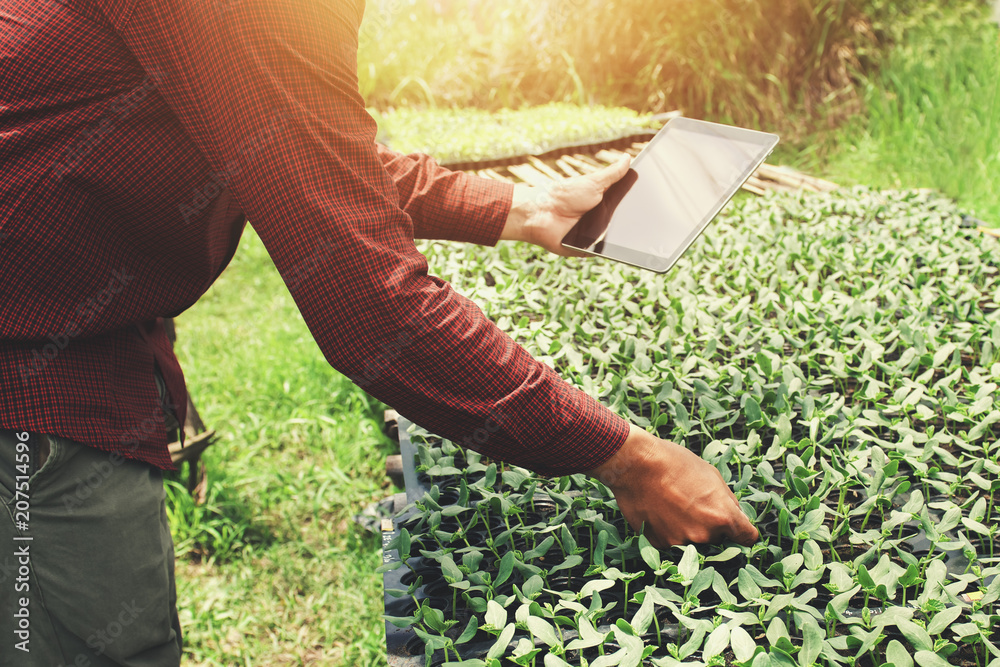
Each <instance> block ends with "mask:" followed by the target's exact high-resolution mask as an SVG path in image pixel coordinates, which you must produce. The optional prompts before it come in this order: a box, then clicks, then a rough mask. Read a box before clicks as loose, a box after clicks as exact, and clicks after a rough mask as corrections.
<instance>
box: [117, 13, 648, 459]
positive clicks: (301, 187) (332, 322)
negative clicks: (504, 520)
mask: <svg viewBox="0 0 1000 667" xmlns="http://www.w3.org/2000/svg"><path fill="white" fill-rule="evenodd" d="M99 1H101V0H99ZM104 1H106V2H108V3H109V9H108V15H109V16H111V17H113V21H114V22H115V25H116V29H117V31H118V33H119V35H120V36H121V37H122V39H123V40H124V42H125V44H126V45H127V47H128V48H129V50H130V51H131V52H132V53H133V54H134V55H135V56H136V58H137V59H138V60H139V62H140V64H141V65H142V67H143V68H144V69H145V70H146V71H147V72H156V73H157V76H158V81H159V82H160V85H159V87H158V89H157V91H156V93H157V94H160V95H162V96H163V98H164V100H165V102H166V103H167V104H168V106H169V107H170V108H171V109H172V110H173V111H174V113H175V115H176V117H177V120H178V121H179V122H180V124H181V126H182V127H183V128H184V129H185V130H186V131H187V132H188V133H189V134H190V136H191V137H192V139H193V140H194V142H195V143H196V145H197V146H198V147H199V149H200V150H201V152H202V153H203V154H204V156H205V159H206V161H207V162H208V163H209V165H210V167H211V168H212V169H213V170H215V171H218V172H222V173H226V174H229V175H231V178H229V183H228V185H229V189H230V191H231V193H232V195H233V197H234V198H235V199H236V201H237V202H238V203H239V205H240V207H241V208H242V209H243V211H245V212H246V214H247V216H248V218H249V219H250V220H251V222H252V224H253V225H254V228H255V229H256V230H257V232H258V234H259V235H260V237H261V239H262V241H263V242H264V244H265V246H266V247H267V250H268V252H269V253H270V255H271V257H272V259H273V260H274V263H275V266H276V267H277V268H278V270H279V272H280V273H281V274H282V276H283V278H284V280H285V282H286V284H287V286H288V288H289V291H290V292H291V294H292V296H293V297H294V298H295V301H296V304H297V306H298V307H299V310H300V311H301V312H302V315H303V318H304V319H305V321H306V323H307V325H308V326H309V328H310V331H311V333H312V335H313V336H314V338H315V339H316V341H317V343H318V344H319V346H320V349H321V350H322V351H323V354H324V355H325V357H326V358H327V360H328V361H329V362H330V363H331V365H333V366H334V367H335V368H337V369H338V370H340V371H341V372H343V373H344V374H345V375H347V376H349V377H351V378H352V379H353V380H354V381H355V382H356V383H357V384H359V385H360V386H362V387H363V388H364V389H365V390H366V391H368V392H369V393H370V394H372V395H373V396H376V397H377V398H379V399H381V400H383V401H384V402H386V403H388V404H390V405H392V406H393V407H395V408H396V409H397V410H399V411H400V413H401V414H404V415H408V416H410V417H411V418H413V419H415V420H416V421H418V422H419V423H421V424H422V425H424V426H426V427H427V428H429V429H431V430H434V431H435V432H437V433H439V434H441V435H442V436H444V437H447V438H450V439H452V440H455V441H457V442H460V443H465V444H471V445H473V446H474V447H476V448H478V449H480V450H482V451H485V452H487V453H489V454H491V455H492V456H495V457H497V458H501V459H505V460H509V461H511V462H514V463H518V464H520V465H524V466H526V467H529V468H533V469H535V470H538V471H540V472H547V473H563V472H571V471H580V470H585V469H589V468H593V467H595V466H596V465H599V464H600V463H601V462H603V461H604V460H606V459H607V458H608V457H609V456H611V455H612V454H613V453H614V452H615V451H617V450H618V448H619V447H620V446H621V445H622V443H623V442H624V440H625V438H626V437H627V434H628V430H629V428H628V423H627V422H625V421H624V420H622V419H621V418H619V417H617V416H616V415H614V414H613V413H611V412H610V411H608V410H607V409H606V408H605V407H603V406H601V405H600V404H599V403H598V402H597V401H595V400H593V399H591V398H590V397H588V396H586V395H585V394H583V393H582V392H579V391H578V390H576V389H570V388H568V385H566V383H565V382H563V381H562V380H561V379H560V378H559V377H558V375H556V373H555V372H553V371H552V370H551V369H550V368H548V367H547V366H545V365H544V364H542V363H539V362H537V361H536V360H534V359H532V358H531V356H530V355H529V354H528V353H527V352H525V351H524V350H523V349H522V348H521V347H520V346H518V345H517V344H515V343H514V342H513V341H512V340H511V339H510V337H508V336H507V335H506V334H504V333H503V332H501V331H499V330H498V329H497V328H496V326H495V325H493V323H491V322H490V321H489V320H488V319H487V318H486V317H485V316H484V315H483V314H482V312H481V311H480V310H479V309H478V308H477V307H476V306H475V304H473V303H472V302H471V301H470V300H468V299H466V298H464V297H463V296H461V295H459V294H457V293H456V292H455V291H454V290H453V289H452V288H451V286H450V285H448V284H447V283H445V282H444V281H441V280H439V279H437V278H434V277H432V276H429V275H428V274H427V263H426V260H425V258H424V257H423V256H422V255H421V254H420V253H419V252H417V250H416V247H415V246H414V243H413V236H414V229H413V222H412V219H411V218H410V216H408V215H407V214H406V213H405V212H404V211H403V210H401V208H400V206H399V203H400V196H399V191H398V190H397V188H396V186H395V184H394V182H393V180H392V179H391V178H390V176H389V174H388V173H387V172H386V170H385V167H384V166H383V163H382V160H381V159H380V158H379V154H378V150H377V148H376V143H375V131H376V126H375V123H374V121H373V120H372V118H371V117H370V116H369V115H368V113H367V112H366V111H365V108H364V104H363V100H362V99H361V96H360V94H359V93H358V83H357V65H356V55H357V29H358V25H359V21H360V10H359V9H360V8H359V7H355V6H354V5H353V4H352V3H344V2H335V3H316V2H305V1H303V2H280V3H279V2H267V1H262V0H232V1H229V2H223V1H221V0H219V1H212V0H205V1H203V2H183V1H182V0H135V4H134V5H133V6H132V8H131V9H130V10H127V11H124V12H121V13H116V12H115V11H114V10H115V8H116V7H118V6H117V5H115V6H113V7H112V6H110V3H112V0H104ZM450 206H451V207H454V208H460V206H459V205H456V204H454V203H452V204H451V205H450ZM484 206H485V207H486V208H487V209H490V210H489V211H486V212H485V213H484V216H481V217H492V218H493V219H495V220H496V221H504V222H505V221H506V217H507V216H508V214H509V212H510V208H509V206H510V204H509V202H496V201H493V202H491V203H486V204H484ZM501 231H502V230H501Z"/></svg>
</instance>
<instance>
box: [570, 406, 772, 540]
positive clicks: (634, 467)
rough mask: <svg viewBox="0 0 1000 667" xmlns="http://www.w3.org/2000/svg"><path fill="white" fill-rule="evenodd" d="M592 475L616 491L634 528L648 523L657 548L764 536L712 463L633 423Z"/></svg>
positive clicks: (619, 505)
mask: <svg viewBox="0 0 1000 667" xmlns="http://www.w3.org/2000/svg"><path fill="white" fill-rule="evenodd" d="M589 474H590V475H592V476H593V477H596V478H597V479H599V480H601V481H602V482H604V484H605V485H607V486H608V487H609V488H610V489H611V490H612V491H613V492H614V494H615V499H616V500H617V501H618V507H619V509H621V511H622V514H624V515H625V518H626V520H628V522H629V524H630V525H631V526H632V528H634V529H638V528H639V527H640V526H642V525H645V532H646V537H648V538H649V541H650V542H651V543H652V544H653V546H656V547H658V548H664V547H667V546H672V545H675V544H689V543H695V544H704V543H716V542H722V541H725V540H732V541H734V542H738V543H740V544H743V545H745V546H750V545H751V544H753V543H754V542H756V541H757V539H758V538H759V537H760V534H759V533H758V532H757V529H756V528H754V527H753V524H751V523H750V520H749V519H747V517H746V515H745V514H743V512H742V510H740V506H739V502H738V501H737V500H736V496H735V495H733V492H732V490H730V488H729V487H728V486H727V485H726V483H725V482H724V481H723V480H722V475H720V474H719V471H718V470H716V469H715V468H714V467H713V466H712V465H711V464H709V463H708V462H706V461H704V460H703V459H701V458H699V457H698V456H696V455H695V454H694V453H692V452H690V451H688V450H687V449H685V448H683V447H681V446H680V445H677V444H674V443H672V442H667V441H666V440H660V439H659V438H657V437H656V436H653V435H650V434H649V433H647V432H646V431H644V430H642V429H641V428H639V427H637V426H634V425H633V426H632V430H631V432H630V433H629V436H628V439H627V440H626V441H625V444H624V445H623V446H622V448H621V449H620V450H619V451H618V452H617V453H616V454H615V455H614V456H613V457H611V458H610V459H609V460H608V461H607V462H605V463H604V464H603V465H601V466H599V467H597V468H595V469H594V470H591V471H590V472H589Z"/></svg>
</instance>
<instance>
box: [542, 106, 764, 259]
mask: <svg viewBox="0 0 1000 667" xmlns="http://www.w3.org/2000/svg"><path fill="white" fill-rule="evenodd" d="M676 130H681V131H685V132H695V133H700V134H709V133H711V134H712V136H714V137H719V136H721V137H723V138H726V139H732V140H740V141H743V142H749V143H757V144H759V145H760V152H759V153H758V154H757V156H756V157H755V158H754V159H753V161H752V162H751V163H750V164H749V165H748V167H747V168H746V169H745V170H744V171H743V172H741V173H740V175H739V176H737V177H736V178H734V179H733V181H732V183H731V184H730V185H729V186H728V187H727V189H726V190H725V191H724V193H723V194H722V195H720V196H719V199H718V200H717V201H716V202H715V204H713V205H712V207H711V208H710V209H709V213H708V214H707V215H706V216H705V217H704V218H703V219H702V220H701V221H699V222H698V223H697V224H696V225H695V226H694V227H693V228H692V231H691V233H690V234H688V236H687V237H686V238H685V239H684V241H683V242H682V243H681V244H679V245H678V246H677V249H676V250H675V251H674V252H673V253H672V254H671V255H670V256H663V255H654V254H650V253H645V252H642V251H640V250H636V249H635V248H629V247H626V246H618V245H613V244H609V243H605V242H604V241H603V240H597V241H595V242H594V243H592V244H591V246H590V247H587V248H581V247H578V246H575V245H572V244H570V243H567V242H566V239H568V238H570V237H571V236H572V235H573V233H574V232H575V231H576V229H577V226H579V225H580V224H581V223H580V222H579V221H578V222H577V224H576V225H574V226H573V228H572V229H571V230H570V231H569V232H568V233H567V234H566V235H565V236H564V237H563V240H562V246H563V247H564V248H571V249H573V250H577V251H580V252H583V253H585V254H587V255H591V256H593V257H606V258H608V259H613V260H615V261H617V262H622V263H624V264H629V265H631V266H635V267H638V268H640V269H647V270H649V271H653V272H655V273H666V272H667V271H669V270H670V269H671V268H673V267H674V265H675V264H676V263H677V261H678V260H679V259H680V258H681V257H682V256H683V255H684V253H685V252H687V250H688V248H690V247H691V245H692V244H693V243H694V242H695V241H696V240H697V239H698V237H699V236H701V234H702V232H704V231H705V228H706V227H708V225H709V223H710V222H712V220H714V219H715V217H716V216H717V215H719V213H720V212H721V211H722V209H723V208H724V207H725V205H726V204H727V203H729V200H731V199H732V198H733V197H734V196H735V195H736V193H737V192H739V189H740V188H741V187H742V186H743V184H744V183H746V181H747V179H749V178H750V176H752V175H753V173H754V172H755V171H756V170H757V167H759V166H760V165H761V163H763V162H764V160H766V159H767V156H768V155H770V154H771V151H773V150H774V147H775V146H776V145H777V143H778V136H777V135H776V134H771V133H768V132H760V131H758V130H749V129H746V128H741V127H734V126H731V125H722V124H720V123H712V122H709V121H704V120H696V119H693V118H684V117H678V118H673V119H671V120H670V121H669V122H668V123H667V124H666V125H664V126H663V127H662V128H661V129H660V131H659V132H657V133H656V136H655V137H653V139H652V140H650V142H649V143H648V144H647V145H646V147H645V148H643V150H642V151H641V152H640V153H639V154H638V155H637V156H636V157H635V158H634V159H633V160H632V166H631V169H633V170H635V171H636V172H637V173H640V174H641V172H640V171H639V169H638V168H639V167H641V165H642V162H643V161H644V158H645V157H646V156H647V155H649V154H650V153H652V152H653V151H654V150H655V149H656V145H657V144H658V143H659V142H660V141H661V140H662V139H663V138H664V137H665V136H666V135H667V133H668V132H671V131H676ZM627 197H628V194H627V193H626V194H625V198H627ZM602 204H603V200H602ZM602 204H598V207H599V206H601V205H602ZM595 208H597V207H595ZM612 216H613V214H612ZM582 219H583V218H582V217H581V220H582ZM613 222H614V220H613V218H612V221H611V223H609V225H610V224H613Z"/></svg>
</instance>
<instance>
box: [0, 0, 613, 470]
mask: <svg viewBox="0 0 1000 667" xmlns="http://www.w3.org/2000/svg"><path fill="white" fill-rule="evenodd" d="M363 11H364V4H363V2H344V1H337V2H307V1H304V0H299V1H291V2H288V1H286V2H268V1H264V0H62V1H61V2H56V1H54V0H0V427H2V428H10V429H13V428H17V429H25V430H29V431H35V432H41V433H50V434H56V435H61V436H64V437H67V438H71V439H74V440H77V441H80V442H84V443H88V444H91V445H93V446H95V447H97V448H100V449H103V450H107V451H111V452H118V453H119V454H121V455H123V456H126V457H128V458H132V459H137V460H141V461H146V462H148V463H151V464H154V465H156V466H159V467H162V468H169V467H171V463H170V458H169V456H168V452H167V448H166V445H167V436H166V433H165V429H164V418H163V412H162V409H161V408H160V402H159V395H158V391H157V387H156V384H155V382H154V378H153V367H154V364H156V365H158V366H159V368H160V369H161V373H162V375H163V377H164V379H165V383H166V385H167V388H168V390H169V394H170V397H171V398H172V399H173V403H175V404H176V405H177V406H183V405H184V404H185V390H184V380H183V376H182V374H181V369H180V366H179V365H178V363H177V359H176V358H175V357H174V354H173V352H172V350H171V348H170V344H169V342H168V340H167V337H166V335H165V332H164V329H163V324H162V319H161V318H164V317H172V316H175V315H177V314H179V313H181V312H183V311H184V310H186V309H187V308H189V307H190V306H191V305H192V304H193V303H194V302H195V301H197V299H198V297H199V296H201V295H202V294H203V293H204V292H205V291H206V290H207V289H208V288H209V286H210V285H211V284H212V283H213V281H215V279H216V278H217V277H218V276H219V274H220V273H221V272H222V270H223V269H224V268H225V266H226V264H227V263H228V262H229V260H230V259H231V258H232V256H233V253H234V252H235V251H236V246H237V243H238V242H239V239H240V235H241V233H242V231H243V227H244V224H245V223H246V220H247V218H248V217H249V219H250V220H252V221H253V224H254V228H255V229H256V230H257V232H258V233H259V235H260V237H261V239H262V240H263V242H264V244H265V246H266V247H267V250H268V252H269V253H270V255H271V257H272V258H273V260H274V263H275V265H276V266H277V268H278V271H279V272H280V273H281V275H282V277H283V279H284V281H285V283H286V285H287V286H288V289H289V290H290V292H291V294H292V296H293V297H294V299H295V302H296V304H297V305H298V307H299V309H300V310H301V312H302V315H303V316H304V318H305V321H306V323H307V324H308V325H309V328H310V331H311V332H312V334H313V336H314V337H315V338H316V341H317V342H318V343H319V346H320V348H321V349H322V351H323V354H324V355H325V356H326V358H327V360H328V361H329V362H330V363H331V364H332V365H333V366H334V367H336V368H337V369H339V370H340V371H342V372H343V373H345V374H346V375H347V376H349V377H351V378H352V379H353V380H354V381H355V382H356V383H357V384H359V385H360V386H362V387H363V388H364V389H365V390H367V391H368V392H369V393H371V394H372V395H374V396H376V397H378V398H379V399H381V400H383V401H384V402H386V403H388V404H390V405H392V406H394V407H395V408H396V409H397V410H398V411H399V412H400V413H401V414H403V415H406V416H408V417H410V418H411V419H413V420H414V421H416V422H417V423H420V424H422V425H424V426H425V427H427V428H429V429H431V430H433V431H435V432H437V433H439V434H440V435H442V436H444V437H447V438H450V439H453V440H455V441H457V442H460V443H462V442H464V443H466V444H472V445H473V446H474V447H475V448H477V449H479V450H481V451H484V452H486V453H488V454H490V455H492V456H495V457H498V458H502V459H506V460H509V461H512V462H516V463H519V464H522V465H525V466H528V467H531V468H534V469H536V470H539V471H542V472H548V473H560V472H573V471H579V470H584V469H588V468H592V467H595V466H597V465H599V464H600V463H602V462H603V461H604V460H606V459H607V458H608V457H609V456H610V455H611V454H612V453H613V452H615V451H616V450H617V448H618V447H619V446H620V445H621V443H622V442H624V440H625V437H626V434H627V432H628V425H627V423H626V422H624V421H623V420H621V419H620V418H618V417H616V416H614V415H613V414H612V413H610V412H609V411H608V410H607V409H605V408H604V407H602V406H601V405H600V404H599V403H597V402H596V401H594V400H592V399H590V398H589V397H587V396H585V395H584V394H582V393H581V392H578V391H576V390H570V389H569V388H568V385H566V384H565V383H564V382H563V381H562V380H561V379H560V378H559V377H558V376H557V375H556V374H555V373H554V372H553V371H552V370H551V369H549V368H548V367H547V366H545V365H543V364H541V363H539V362H537V361H535V360H533V359H532V358H531V357H530V356H529V355H528V354H527V353H526V352H525V351H524V350H523V349H521V348H520V347H519V346H518V345H517V344H515V343H514V342H513V341H512V340H511V339H510V338H509V337H508V336H506V335H505V334H504V333H502V332H501V331H499V330H498V329H497V328H496V327H495V326H494V325H493V324H492V323H491V322H490V321H489V320H487V319H486V317H485V316H484V315H483V314H482V312H481V311H480V310H479V309H478V308H477V307H476V306H475V305H474V304H473V303H472V302H470V301H469V300H467V299H465V298H464V297H462V296H461V295H459V294H457V293H456V292H455V291H454V290H452V288H451V287H450V286H449V285H448V284H447V283H446V282H444V281H442V280H440V279H438V278H435V277H433V276H429V275H428V274H427V263H426V261H425V259H424V257H423V256H422V255H421V254H420V253H419V252H417V250H416V248H415V247H414V242H413V239H414V238H415V237H416V238H438V239H451V240H460V241H467V242H472V243H479V244H486V245H490V244H494V243H496V241H497V240H498V238H499V235H500V232H501V230H502V228H503V225H504V222H505V220H506V217H507V215H508V213H509V210H510V202H511V196H512V187H511V186H509V185H504V184H498V183H493V182H490V181H486V180H483V179H479V178H476V177H472V176H468V175H465V174H461V173H452V172H450V171H447V170H445V169H443V168H441V167H439V166H437V165H436V164H435V163H434V162H432V161H431V160H430V159H429V158H426V157H423V156H403V155H399V154H396V153H393V152H391V151H389V150H387V149H385V148H383V147H379V146H377V145H376V143H375V131H376V127H375V123H374V122H373V120H372V119H371V117H370V116H369V115H368V114H367V113H366V112H365V108H364V104H363V100H362V98H361V96H360V94H359V92H358V81H357V51H358V29H359V25H360V21H361V17H362V14H363ZM234 342H236V343H238V341H234ZM178 412H183V410H178ZM179 416H180V418H181V419H182V420H183V414H181V415H179Z"/></svg>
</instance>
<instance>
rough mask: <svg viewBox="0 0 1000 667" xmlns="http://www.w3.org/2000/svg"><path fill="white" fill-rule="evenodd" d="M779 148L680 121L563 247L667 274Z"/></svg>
mask: <svg viewBox="0 0 1000 667" xmlns="http://www.w3.org/2000/svg"><path fill="white" fill-rule="evenodd" d="M777 143H778V137H777V136H776V135H774V134H769V133H766V132H757V131H756V130H746V129H743V128H739V127H731V126H729V125H719V124H718V123H709V122H707V121H701V120H693V119H691V118H674V119H672V120H671V121H670V122H668V123H667V124H666V125H664V126H663V128H662V129H661V130H660V131H659V132H658V133H657V134H656V136H655V137H653V139H652V141H650V142H649V144H648V145H647V146H646V147H645V148H644V149H643V150H642V152H641V153H639V155H638V156H636V158H635V159H634V160H632V166H631V168H630V169H629V170H628V173H627V174H626V175H625V177H624V178H622V179H621V180H620V181H618V182H617V183H615V184H614V185H612V186H611V187H610V188H608V190H607V191H606V192H605V193H604V198H603V199H602V201H601V203H600V204H598V205H597V206H596V207H594V208H593V209H592V210H590V211H588V212H587V213H585V214H584V215H583V217H581V218H580V220H579V222H577V224H576V225H575V226H574V227H573V229H571V230H570V231H569V233H568V234H567V235H566V237H565V238H563V241H562V244H563V246H565V247H567V248H574V249H576V250H580V251H582V252H584V253H586V254H589V255H595V256H598V257H608V258H610V259H614V260H617V261H619V262H624V263H626V264H631V265H632V266H637V267H639V268H643V269H649V270H651V271H656V272H657V273H665V272H667V271H669V270H670V268H671V267H672V266H673V265H674V264H675V263H676V262H677V260H678V259H680V257H681V255H683V254H684V251H685V250H687V249H688V248H689V247H690V246H691V244H692V243H694V240H695V239H697V238H698V236H699V235H700V234H701V233H702V231H704V229H705V227H707V226H708V223H709V222H711V221H712V219H713V218H714V217H715V216H716V215H718V214H719V211H721V210H722V207H723V206H725V205H726V203H727V202H728V201H729V200H730V199H732V198H733V195H735V194H736V192H737V191H738V190H739V189H740V186H741V185H743V183H744V182H745V181H746V180H747V179H748V178H750V176H751V175H752V174H753V172H754V171H755V170H756V169H757V167H759V166H760V164H761V163H762V162H763V161H764V159H765V158H766V157H767V156H768V155H769V154H770V153H771V151H772V150H773V149H774V146H775V145H776V144H777Z"/></svg>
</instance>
